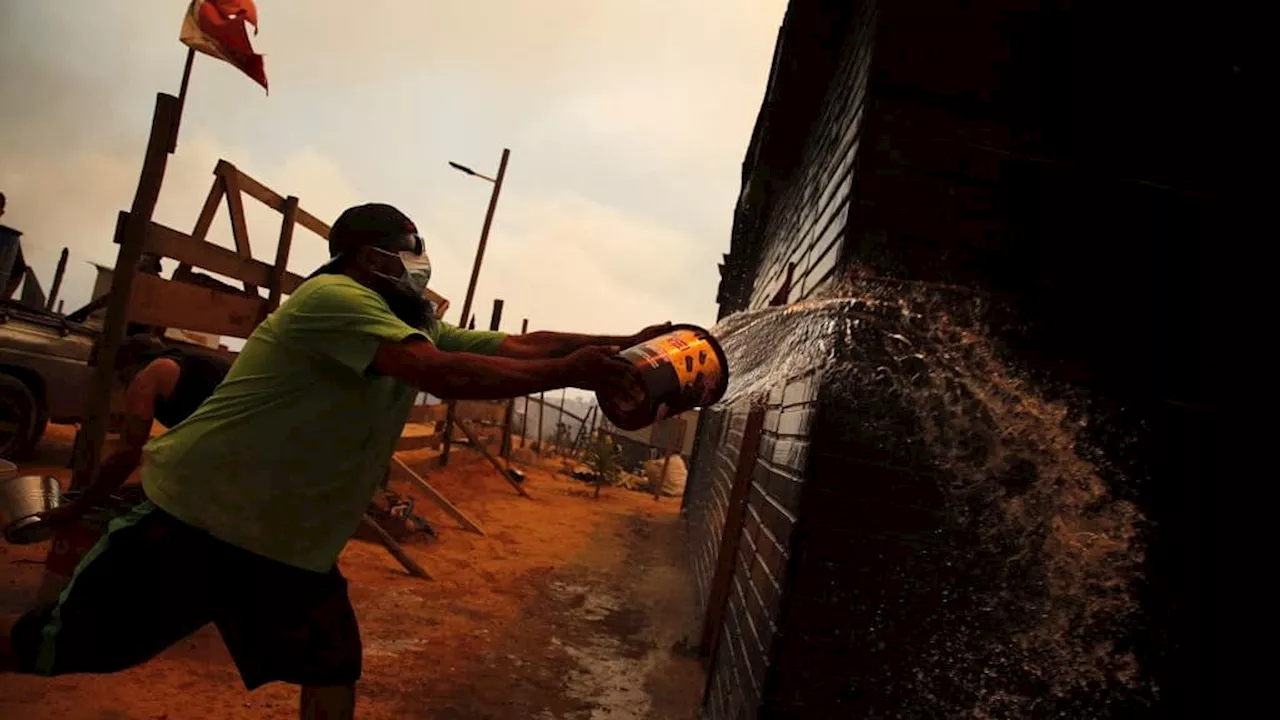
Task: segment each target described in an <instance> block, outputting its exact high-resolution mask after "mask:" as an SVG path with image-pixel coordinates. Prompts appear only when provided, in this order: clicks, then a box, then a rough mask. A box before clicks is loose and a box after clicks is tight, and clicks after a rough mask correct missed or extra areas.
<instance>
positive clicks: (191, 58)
mask: <svg viewBox="0 0 1280 720" xmlns="http://www.w3.org/2000/svg"><path fill="white" fill-rule="evenodd" d="M195 61H196V49H195V48H193V47H188V48H187V62H186V64H185V65H183V66H182V84H181V85H179V86H178V117H177V118H176V119H175V120H174V127H173V136H172V137H173V147H170V148H169V153H170V154H172V153H173V152H175V151H176V150H177V149H178V129H179V127H181V125H182V111H183V109H185V108H186V107H187V87H188V86H189V85H190V84H191V66H192V65H194V64H195Z"/></svg>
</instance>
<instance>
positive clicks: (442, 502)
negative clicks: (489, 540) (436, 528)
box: [391, 455, 485, 535]
mask: <svg viewBox="0 0 1280 720" xmlns="http://www.w3.org/2000/svg"><path fill="white" fill-rule="evenodd" d="M391 466H392V467H394V468H399V470H400V471H401V472H403V473H404V474H405V475H408V476H409V480H410V481H412V482H413V484H414V485H417V486H418V489H419V490H421V491H422V492H423V493H425V494H426V496H427V497H428V498H430V499H431V502H433V503H435V504H436V505H438V506H440V509H441V510H444V511H445V512H446V513H448V514H450V515H452V516H453V519H454V520H457V521H458V523H459V524H460V525H462V527H463V528H464V529H466V530H471V531H474V532H476V533H479V534H480V535H484V534H485V532H484V529H483V528H481V527H480V524H479V523H477V522H476V521H475V520H472V519H471V518H469V517H467V514H466V513H464V512H462V511H461V510H459V509H458V508H456V507H454V506H453V503H451V502H449V500H448V498H446V497H445V496H444V495H441V494H440V492H439V491H438V490H436V489H435V488H433V487H431V484H430V483H428V482H427V481H426V480H425V479H424V478H423V477H422V476H421V475H419V474H418V473H416V472H414V471H413V468H411V467H409V466H408V465H406V464H405V462H404V461H403V460H401V459H400V458H398V457H396V456H394V455H392V456H391Z"/></svg>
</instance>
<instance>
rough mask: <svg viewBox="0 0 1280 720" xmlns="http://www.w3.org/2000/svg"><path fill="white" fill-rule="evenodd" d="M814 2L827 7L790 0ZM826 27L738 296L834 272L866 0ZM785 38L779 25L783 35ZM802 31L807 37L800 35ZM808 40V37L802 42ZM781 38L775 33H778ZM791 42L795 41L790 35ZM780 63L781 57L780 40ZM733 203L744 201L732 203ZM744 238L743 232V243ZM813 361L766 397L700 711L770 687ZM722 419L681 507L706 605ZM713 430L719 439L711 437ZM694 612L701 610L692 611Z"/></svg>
mask: <svg viewBox="0 0 1280 720" xmlns="http://www.w3.org/2000/svg"><path fill="white" fill-rule="evenodd" d="M806 4H807V5H811V6H818V5H823V3H793V5H806ZM844 5H845V7H843V8H840V10H839V12H838V13H836V14H835V15H834V16H828V17H835V18H837V20H836V23H837V25H836V27H834V28H832V27H831V26H830V24H828V26H827V27H825V29H824V32H826V33H827V35H825V36H824V37H825V38H826V40H827V41H828V42H832V43H834V47H833V49H832V51H833V53H834V55H835V57H834V60H833V61H832V68H833V72H832V76H833V78H834V80H833V81H832V83H831V84H830V86H829V88H828V89H827V90H826V91H825V93H824V96H822V97H820V100H821V105H820V107H819V108H817V110H816V112H814V113H813V115H814V116H815V118H816V119H815V121H814V125H813V129H814V132H813V133H812V135H811V136H810V137H809V138H808V140H806V142H805V143H804V146H803V150H802V153H801V155H800V157H799V161H798V164H797V165H796V167H795V168H793V169H789V170H788V171H787V172H786V174H787V179H786V181H785V183H780V182H779V177H780V175H781V173H780V172H779V171H778V169H777V168H770V167H763V168H760V169H759V173H760V174H761V175H764V176H768V179H769V181H770V182H772V183H773V186H774V187H775V188H776V189H777V190H778V192H777V193H776V194H775V195H774V196H773V197H771V198H770V200H769V208H770V209H769V212H768V213H767V214H765V216H764V217H759V218H756V219H755V221H754V222H752V223H742V224H740V227H742V228H757V230H756V231H755V232H756V233H757V234H758V237H756V238H754V239H753V240H752V243H753V245H754V248H755V249H754V251H753V252H755V253H757V254H758V255H757V257H758V261H759V264H758V266H757V267H756V268H755V269H754V270H753V272H754V274H755V282H754V283H753V284H752V287H751V289H750V292H749V293H745V294H744V296H745V297H744V299H745V300H746V302H747V303H748V304H749V306H750V307H753V308H756V307H763V306H765V305H768V304H769V303H770V301H771V300H772V299H773V298H774V297H775V296H776V295H777V294H778V292H779V290H780V289H781V288H782V287H783V285H784V283H785V281H786V275H787V268H788V266H789V265H791V264H794V265H795V270H794V272H793V275H792V278H791V286H790V288H789V292H788V293H787V294H786V299H787V300H788V301H789V302H796V301H799V300H802V299H804V298H807V297H812V296H813V295H815V294H817V293H819V292H821V290H822V289H823V288H825V287H829V286H830V285H831V283H832V282H833V281H834V280H835V279H836V278H837V277H838V269H837V264H838V262H839V260H840V258H841V249H842V243H843V240H844V238H845V237H846V235H847V225H848V219H849V208H850V204H851V199H852V195H853V187H854V175H855V173H856V164H857V163H856V160H857V157H858V149H859V143H860V139H861V126H862V117H863V104H864V101H865V97H866V91H867V79H868V78H867V73H868V67H869V62H870V58H871V50H872V44H871V35H872V29H873V24H874V23H873V20H874V18H873V7H874V6H873V4H871V3H857V4H847V3H845V4H844ZM782 35H783V36H785V35H786V30H785V28H784V31H783V33H782ZM801 36H803V33H802V34H801ZM809 41H810V42H812V41H813V39H812V38H809ZM780 42H781V40H780ZM796 42H799V40H797V41H796ZM778 61H779V62H782V63H786V62H788V55H787V51H786V47H783V48H782V49H781V52H780V53H779V55H778ZM740 211H741V208H740ZM740 240H741V239H740ZM819 370H820V368H814V369H812V370H811V371H809V372H806V373H803V374H801V375H799V376H796V377H792V378H789V379H787V380H786V381H785V382H784V383H782V384H780V385H779V386H778V387H776V388H774V389H773V392H772V394H771V396H770V397H769V398H768V406H767V409H766V412H765V417H764V428H763V432H762V436H761V441H760V447H759V450H758V453H757V455H758V457H757V458H755V459H752V460H749V462H752V464H753V467H752V472H751V488H750V493H749V496H748V501H747V509H746V515H745V518H744V520H743V527H742V531H741V536H740V539H739V548H738V553H737V557H736V558H734V560H733V563H734V565H733V575H732V580H731V583H730V590H729V596H728V602H727V607H726V609H725V614H724V620H723V623H722V627H721V637H720V641H719V643H718V650H717V653H716V656H715V657H714V658H712V664H711V667H712V676H711V678H710V679H709V683H710V692H709V693H708V696H707V706H706V707H705V708H704V712H705V716H706V717H708V718H712V719H718V718H735V719H736V718H739V717H756V714H757V708H758V707H759V706H760V705H761V698H762V690H763V688H764V687H765V686H766V685H767V684H768V681H767V677H768V675H769V673H770V672H771V660H770V658H771V655H772V648H773V643H774V635H775V633H776V632H777V629H778V625H777V621H778V612H779V607H780V606H781V604H782V600H783V595H784V592H785V587H786V567H787V564H788V562H789V558H790V554H791V551H790V544H791V535H792V532H793V529H794V527H795V525H796V522H797V516H796V508H797V506H798V503H799V499H800V496H801V493H802V490H803V486H804V477H805V469H806V466H807V462H808V448H809V442H808V435H809V431H810V425H811V422H812V418H813V412H814V403H815V401H816V398H817V392H818V389H819V387H820V382H819V377H820V376H819ZM724 415H727V416H728V417H727V418H726V419H727V428H728V431H727V432H726V431H725V430H724V429H723V427H721V426H718V425H717V424H716V423H715V422H713V421H712V420H711V418H707V419H706V420H704V422H703V425H702V427H701V428H700V433H701V434H700V437H699V441H698V449H697V455H698V458H697V460H696V461H695V463H694V468H693V471H692V473H691V476H690V477H691V479H690V487H689V500H688V502H687V512H688V517H689V519H690V527H691V530H692V532H691V538H692V545H693V547H692V554H693V565H694V568H695V574H696V576H697V578H698V583H699V588H698V589H699V595H700V601H701V602H702V603H704V604H705V602H706V597H707V594H708V591H709V585H710V578H711V576H712V575H713V574H714V572H715V566H716V562H717V560H718V558H717V557H716V553H717V551H718V549H719V545H720V541H721V532H722V531H723V527H724V514H725V513H724V511H725V502H726V500H727V498H728V494H729V489H730V487H731V485H732V480H733V476H734V474H735V472H736V467H735V465H736V463H737V460H738V449H739V448H740V446H741V432H742V428H743V426H744V425H745V422H746V416H747V409H746V408H737V409H735V411H734V412H732V413H722V416H724ZM717 437H719V439H717ZM699 611H700V612H701V613H705V612H706V607H705V606H704V607H699Z"/></svg>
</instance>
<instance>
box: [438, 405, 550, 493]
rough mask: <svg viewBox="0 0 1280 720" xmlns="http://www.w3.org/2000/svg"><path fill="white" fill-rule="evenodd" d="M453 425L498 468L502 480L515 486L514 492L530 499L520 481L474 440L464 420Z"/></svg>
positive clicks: (474, 437)
mask: <svg viewBox="0 0 1280 720" xmlns="http://www.w3.org/2000/svg"><path fill="white" fill-rule="evenodd" d="M454 427H456V428H458V429H460V430H462V434H463V435H466V436H467V440H469V441H470V442H471V447H473V448H475V449H476V450H479V451H480V454H481V455H483V456H484V459H485V460H488V461H489V464H490V465H493V466H494V467H495V468H497V469H498V474H499V475H501V476H502V479H503V480H506V481H507V482H509V483H511V487H513V488H515V489H516V492H518V493H520V494H521V495H523V496H524V497H527V498H529V499H530V500H532V499H533V498H530V497H529V493H527V492H525V490H524V488H523V487H521V485H520V483H518V482H516V480H515V478H513V477H511V473H509V472H507V469H506V468H504V467H502V463H500V462H498V459H497V458H495V457H494V456H493V453H491V452H489V449H488V448H486V447H485V446H484V445H482V444H481V443H479V442H477V441H476V436H475V435H473V434H471V430H470V428H468V427H467V424H466V423H465V422H463V421H462V420H459V421H458V422H456V423H454Z"/></svg>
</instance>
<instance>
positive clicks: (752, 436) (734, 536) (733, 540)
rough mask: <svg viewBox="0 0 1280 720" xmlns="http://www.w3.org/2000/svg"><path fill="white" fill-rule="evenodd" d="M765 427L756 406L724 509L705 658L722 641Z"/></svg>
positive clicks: (706, 626)
mask: <svg viewBox="0 0 1280 720" xmlns="http://www.w3.org/2000/svg"><path fill="white" fill-rule="evenodd" d="M763 429H764V408H755V409H752V410H751V411H750V414H748V415H747V424H746V427H745V428H744V429H743V431H742V447H741V448H740V449H739V451H738V464H737V466H736V471H735V472H734V476H733V485H732V486H731V488H730V490H729V502H728V503H727V507H726V508H725V517H724V530H723V531H722V532H721V534H720V551H719V552H718V553H716V570H715V574H714V575H713V576H712V578H711V592H710V595H709V596H708V598H707V614H706V615H705V616H704V617H703V624H702V642H701V643H700V646H699V649H700V651H701V654H702V655H703V657H709V658H712V659H713V661H714V658H715V651H716V648H717V646H718V645H719V643H720V625H721V622H722V621H723V620H724V610H725V606H726V604H727V603H728V602H729V590H730V588H731V586H732V583H733V568H734V565H735V563H737V557H738V544H739V542H740V540H741V537H742V524H743V521H744V520H745V519H746V515H747V497H748V495H749V494H750V491H751V475H752V471H753V470H754V469H755V465H756V456H757V454H758V453H759V450H760V435H761V431H762V430H763Z"/></svg>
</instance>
